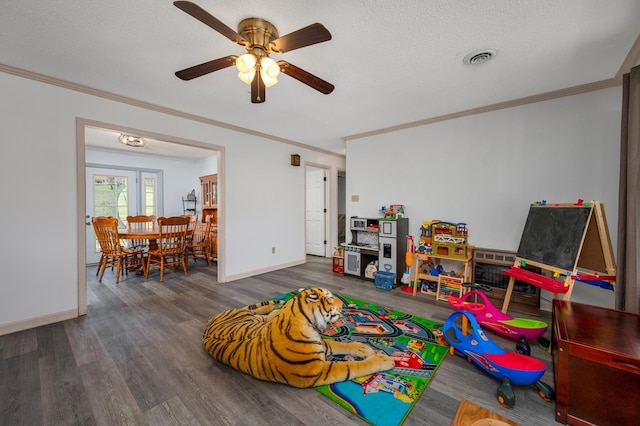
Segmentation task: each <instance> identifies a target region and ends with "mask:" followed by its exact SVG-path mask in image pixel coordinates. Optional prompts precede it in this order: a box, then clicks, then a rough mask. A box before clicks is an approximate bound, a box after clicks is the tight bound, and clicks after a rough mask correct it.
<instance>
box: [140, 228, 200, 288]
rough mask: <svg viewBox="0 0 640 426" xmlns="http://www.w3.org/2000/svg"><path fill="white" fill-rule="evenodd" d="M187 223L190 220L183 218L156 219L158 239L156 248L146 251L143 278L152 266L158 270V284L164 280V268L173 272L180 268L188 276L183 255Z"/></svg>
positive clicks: (147, 274)
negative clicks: (158, 232)
mask: <svg viewBox="0 0 640 426" xmlns="http://www.w3.org/2000/svg"><path fill="white" fill-rule="evenodd" d="M189 221H190V219H189V218H188V217H184V216H173V217H160V218H158V229H159V231H160V238H159V239H158V247H157V248H155V249H154V248H149V250H148V251H147V263H146V265H145V269H144V277H145V278H147V277H148V276H149V269H150V268H151V266H152V265H153V266H154V267H157V268H160V282H162V280H163V278H164V268H165V267H166V268H169V269H171V270H173V271H174V272H175V271H176V270H177V269H178V267H180V266H182V269H183V270H184V274H185V275H189V274H188V272H187V262H186V255H185V251H186V242H187V232H188V230H189Z"/></svg>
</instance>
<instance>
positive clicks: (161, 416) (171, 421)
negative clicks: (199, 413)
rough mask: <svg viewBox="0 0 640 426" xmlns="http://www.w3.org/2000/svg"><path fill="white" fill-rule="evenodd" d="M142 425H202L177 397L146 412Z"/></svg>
mask: <svg viewBox="0 0 640 426" xmlns="http://www.w3.org/2000/svg"><path fill="white" fill-rule="evenodd" d="M144 423H145V424H147V425H150V426H154V425H158V426H166V425H175V426H182V425H200V424H202V423H200V422H198V421H197V420H196V418H195V417H193V415H192V414H191V412H190V411H189V409H188V408H187V407H185V405H184V404H183V403H182V401H181V399H180V398H178V397H177V396H176V397H173V398H171V399H170V400H168V401H165V402H163V403H162V404H159V405H156V406H155V407H153V408H151V409H150V410H148V411H147V412H146V413H145V419H144ZM205 424H209V423H205Z"/></svg>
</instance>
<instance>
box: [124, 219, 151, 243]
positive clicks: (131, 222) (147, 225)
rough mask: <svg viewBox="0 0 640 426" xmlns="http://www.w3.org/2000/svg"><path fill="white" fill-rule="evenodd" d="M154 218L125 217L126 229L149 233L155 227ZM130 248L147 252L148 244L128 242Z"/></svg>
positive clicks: (140, 241) (134, 241)
mask: <svg viewBox="0 0 640 426" xmlns="http://www.w3.org/2000/svg"><path fill="white" fill-rule="evenodd" d="M155 221H156V217H155V216H145V215H137V216H127V227H128V228H129V230H130V231H151V230H152V229H153V228H154V226H155ZM129 241H130V246H129V247H130V248H138V249H143V250H147V249H148V248H149V243H148V241H146V240H129Z"/></svg>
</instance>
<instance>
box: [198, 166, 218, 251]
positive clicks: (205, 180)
mask: <svg viewBox="0 0 640 426" xmlns="http://www.w3.org/2000/svg"><path fill="white" fill-rule="evenodd" d="M200 194H201V200H202V221H203V222H205V221H206V220H207V217H209V221H210V222H212V224H211V234H210V242H211V255H212V256H213V258H214V259H217V258H218V175H217V174H213V175H206V176H200Z"/></svg>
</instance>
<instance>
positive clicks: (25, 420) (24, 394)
mask: <svg viewBox="0 0 640 426" xmlns="http://www.w3.org/2000/svg"><path fill="white" fill-rule="evenodd" d="M11 340H12V339H11ZM42 423H43V418H42V396H41V393H40V370H39V367H38V353H37V352H35V351H32V352H27V353H25V354H22V355H17V356H14V357H10V358H4V359H3V360H2V362H0V424H1V425H40V424H42Z"/></svg>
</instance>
